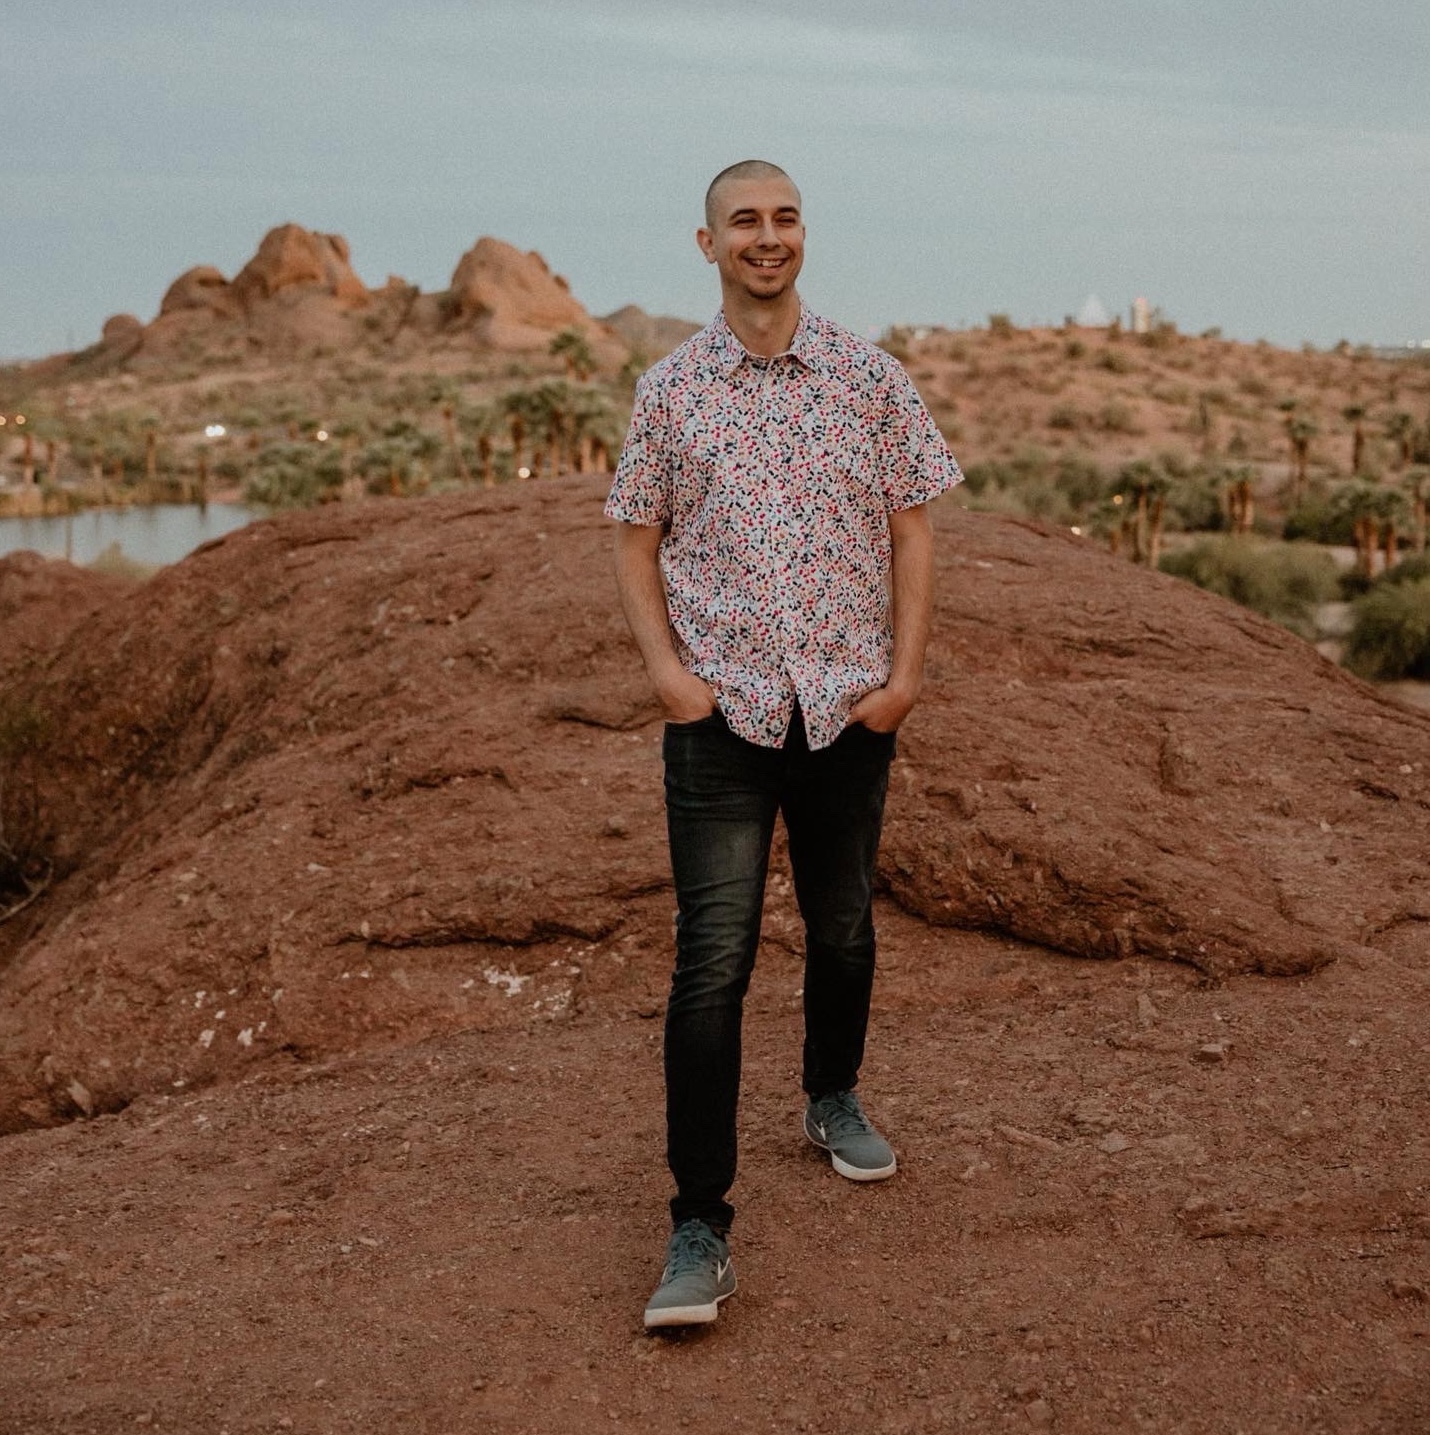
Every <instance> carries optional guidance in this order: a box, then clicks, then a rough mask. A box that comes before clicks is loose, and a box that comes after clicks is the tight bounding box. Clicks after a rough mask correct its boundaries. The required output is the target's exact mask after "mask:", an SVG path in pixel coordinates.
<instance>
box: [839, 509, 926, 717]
mask: <svg viewBox="0 0 1430 1435" xmlns="http://www.w3.org/2000/svg"><path fill="white" fill-rule="evenodd" d="M889 538H890V540H891V542H892V543H893V546H894V564H893V578H894V611H893V619H894V664H893V669H892V671H891V672H890V673H889V681H888V682H887V683H885V684H884V686H883V687H882V688H875V689H874V690H873V692H868V693H865V694H864V696H863V697H862V698H860V699H859V701H858V702H857V703H855V704H854V706H853V707H852V708H851V709H850V710H849V720H850V722H861V723H863V724H864V726H865V727H867V728H872V729H873V730H874V731H875V732H893V731H894V729H895V728H897V727H898V725H899V724H900V723H901V722H903V720H904V719H905V718H906V717H908V715H909V711H910V709H911V708H912V707H913V705H914V702H915V701H916V700H917V698H918V695H919V689H920V688H921V687H922V686H923V680H924V649H925V648H927V647H928V640H929V619H930V616H931V614H932V612H933V527H932V526H931V524H930V523H929V515H928V506H927V505H926V504H923V503H918V504H915V505H914V506H913V507H912V508H903V509H900V510H898V512H896V513H891V514H890V515H889Z"/></svg>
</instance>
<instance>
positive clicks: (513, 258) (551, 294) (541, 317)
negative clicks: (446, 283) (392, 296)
mask: <svg viewBox="0 0 1430 1435" xmlns="http://www.w3.org/2000/svg"><path fill="white" fill-rule="evenodd" d="M446 309H447V314H448V316H449V319H450V321H451V322H453V323H455V324H458V325H462V326H465V327H469V328H470V329H471V330H472V331H473V332H474V333H475V334H476V336H477V338H479V339H480V340H482V342H483V343H487V344H490V345H492V347H493V348H498V349H535V348H545V346H546V345H547V344H549V343H550V342H551V339H552V338H553V337H554V336H555V335H556V334H558V333H560V332H561V330H562V329H580V330H582V331H590V330H593V329H594V325H593V324H592V321H591V318H590V316H589V315H588V314H587V313H586V311H585V309H583V308H582V307H581V305H580V304H579V303H578V302H577V301H576V300H575V299H574V298H572V296H571V289H570V286H569V285H568V284H567V283H566V281H565V280H564V279H563V278H562V277H561V276H560V275H559V274H553V273H552V272H551V270H550V269H549V268H548V267H547V264H546V261H545V260H544V259H543V258H542V257H541V255H539V254H538V253H536V251H535V250H532V251H531V252H530V253H527V254H523V253H522V252H521V250H519V249H516V248H514V247H513V246H512V245H510V244H505V243H503V242H502V241H501V240H500V239H492V238H489V237H483V238H481V239H479V240H477V242H476V243H475V244H474V245H473V246H472V247H471V248H470V249H469V250H468V251H467V252H466V253H465V254H464V255H462V257H461V259H460V260H459V261H458V263H457V267H456V269H455V271H453V274H452V284H451V288H450V289H449V290H448V293H447V304H446Z"/></svg>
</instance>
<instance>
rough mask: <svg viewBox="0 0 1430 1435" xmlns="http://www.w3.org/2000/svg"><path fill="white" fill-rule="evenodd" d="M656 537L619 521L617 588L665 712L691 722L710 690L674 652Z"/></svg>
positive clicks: (709, 706) (706, 705) (710, 702)
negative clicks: (685, 666)
mask: <svg viewBox="0 0 1430 1435" xmlns="http://www.w3.org/2000/svg"><path fill="white" fill-rule="evenodd" d="M661 536H662V534H661V530H660V529H659V528H654V527H645V526H641V525H638V524H630V523H623V524H621V526H620V527H619V528H618V529H617V530H616V586H617V588H619V590H620V594H621V607H622V609H624V611H625V615H626V623H627V624H628V625H629V627H630V630H631V637H633V638H634V639H635V640H636V647H638V648H639V649H640V653H641V659H642V661H643V662H644V663H645V670H646V674H647V676H649V678H650V685H651V687H652V688H654V689H655V695H656V698H657V699H658V701H659V702H660V705H661V707H662V708H663V709H664V710H665V715H666V716H667V717H668V718H670V719H672V720H673V721H675V722H694V721H696V720H698V719H699V718H702V717H705V716H706V715H707V714H708V713H710V712H711V711H712V710H713V709H714V706H715V694H714V692H713V691H712V689H711V688H710V685H709V684H708V683H706V682H705V681H704V679H702V678H698V677H696V676H695V674H694V673H691V672H687V671H686V669H685V668H684V667H683V666H682V665H681V661H680V656H679V654H678V653H677V652H676V651H675V642H674V639H673V638H672V636H671V631H670V608H669V605H668V603H667V601H666V596H665V584H664V583H663V582H662V581H661V576H660V540H661Z"/></svg>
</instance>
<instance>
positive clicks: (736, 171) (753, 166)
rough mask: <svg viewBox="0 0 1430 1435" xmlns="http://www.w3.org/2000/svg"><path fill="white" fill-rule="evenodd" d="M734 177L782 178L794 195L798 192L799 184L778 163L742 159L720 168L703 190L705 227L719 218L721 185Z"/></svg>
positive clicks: (709, 227) (713, 225)
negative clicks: (707, 186)
mask: <svg viewBox="0 0 1430 1435" xmlns="http://www.w3.org/2000/svg"><path fill="white" fill-rule="evenodd" d="M735 179H782V180H784V181H785V182H786V183H787V184H788V185H789V187H790V188H791V189H792V190H794V192H795V194H796V196H797V195H798V194H799V186H798V185H796V184H795V182H794V180H792V179H791V178H790V177H789V175H787V174H786V173H785V172H784V170H782V169H781V168H780V167H779V165H777V164H771V163H770V162H769V160H767V159H742V160H741V161H740V162H739V163H738V164H732V165H730V166H729V167H728V168H726V169H722V170H721V171H720V173H719V174H717V175H716V176H715V178H714V179H712V180H711V181H710V188H709V189H707V190H706V191H705V227H706V228H707V229H714V228H715V225H716V222H717V221H718V219H719V209H718V205H719V202H720V189H721V186H723V185H724V184H726V183H727V182H728V181H730V180H735Z"/></svg>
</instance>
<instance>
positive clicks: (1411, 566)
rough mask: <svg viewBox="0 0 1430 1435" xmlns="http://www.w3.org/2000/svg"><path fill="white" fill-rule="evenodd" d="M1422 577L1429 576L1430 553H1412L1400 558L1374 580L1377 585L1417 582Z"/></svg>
mask: <svg viewBox="0 0 1430 1435" xmlns="http://www.w3.org/2000/svg"><path fill="white" fill-rule="evenodd" d="M1422 578H1430V553H1413V554H1411V555H1410V557H1409V558H1402V559H1401V560H1400V562H1399V563H1397V564H1396V565H1395V566H1394V567H1393V568H1387V569H1386V571H1385V572H1384V573H1382V574H1381V575H1380V577H1379V578H1377V579H1376V580H1375V581H1376V584H1377V585H1379V584H1381V583H1418V582H1419V581H1420V580H1421V579H1422Z"/></svg>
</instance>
